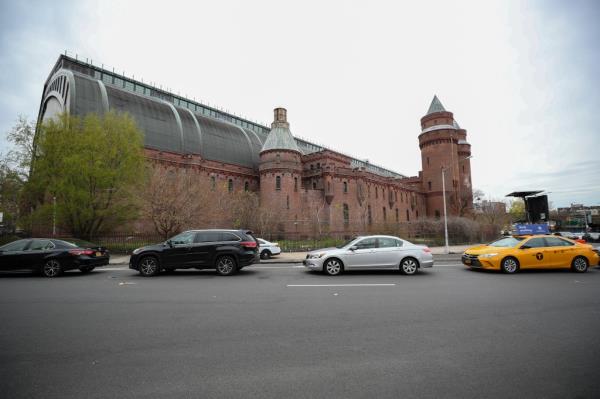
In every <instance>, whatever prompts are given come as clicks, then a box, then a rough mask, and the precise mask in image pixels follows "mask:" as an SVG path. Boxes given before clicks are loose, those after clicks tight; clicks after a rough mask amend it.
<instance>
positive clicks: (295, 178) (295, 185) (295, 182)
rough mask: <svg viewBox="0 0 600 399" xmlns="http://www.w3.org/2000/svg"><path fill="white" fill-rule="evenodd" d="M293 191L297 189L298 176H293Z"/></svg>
mask: <svg viewBox="0 0 600 399" xmlns="http://www.w3.org/2000/svg"><path fill="white" fill-rule="evenodd" d="M294 191H298V178H297V177H294Z"/></svg>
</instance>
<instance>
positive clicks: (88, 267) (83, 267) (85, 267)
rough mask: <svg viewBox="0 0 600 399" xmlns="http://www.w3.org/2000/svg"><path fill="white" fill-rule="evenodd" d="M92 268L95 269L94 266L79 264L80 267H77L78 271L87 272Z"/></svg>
mask: <svg viewBox="0 0 600 399" xmlns="http://www.w3.org/2000/svg"><path fill="white" fill-rule="evenodd" d="M94 269H95V267H94V266H81V267H80V268H79V271H80V272H81V273H89V272H91V271H92V270H94Z"/></svg>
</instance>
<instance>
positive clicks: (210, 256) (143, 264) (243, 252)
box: [129, 230, 259, 277]
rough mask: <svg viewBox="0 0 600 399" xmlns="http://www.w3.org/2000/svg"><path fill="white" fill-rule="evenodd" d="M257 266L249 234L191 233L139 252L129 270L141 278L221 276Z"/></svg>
mask: <svg viewBox="0 0 600 399" xmlns="http://www.w3.org/2000/svg"><path fill="white" fill-rule="evenodd" d="M258 262H259V253H258V242H257V241H256V238H254V236H253V235H252V232H251V231H248V230H190V231H184V232H183V233H181V234H178V235H176V236H175V237H173V238H170V239H168V240H167V241H165V242H163V243H160V244H155V245H149V246H146V247H142V248H138V249H136V250H135V251H133V254H132V255H131V258H130V259H129V268H130V269H134V270H137V271H139V272H140V274H141V275H142V276H146V277H150V276H156V275H157V274H158V273H160V271H161V270H165V271H166V270H168V271H172V270H175V269H190V268H196V269H216V270H217V273H218V274H220V275H222V276H229V275H232V274H235V273H236V272H237V271H238V270H240V269H241V268H243V267H245V266H248V265H251V264H253V263H258Z"/></svg>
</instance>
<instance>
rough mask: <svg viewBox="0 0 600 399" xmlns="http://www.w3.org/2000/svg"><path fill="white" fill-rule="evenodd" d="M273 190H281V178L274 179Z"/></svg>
mask: <svg viewBox="0 0 600 399" xmlns="http://www.w3.org/2000/svg"><path fill="white" fill-rule="evenodd" d="M275 190H281V176H277V177H275Z"/></svg>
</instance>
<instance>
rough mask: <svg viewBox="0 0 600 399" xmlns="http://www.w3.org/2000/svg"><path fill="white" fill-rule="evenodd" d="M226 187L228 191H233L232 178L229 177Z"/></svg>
mask: <svg viewBox="0 0 600 399" xmlns="http://www.w3.org/2000/svg"><path fill="white" fill-rule="evenodd" d="M227 189H228V190H229V192H232V191H233V180H232V179H229V181H228V182H227Z"/></svg>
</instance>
